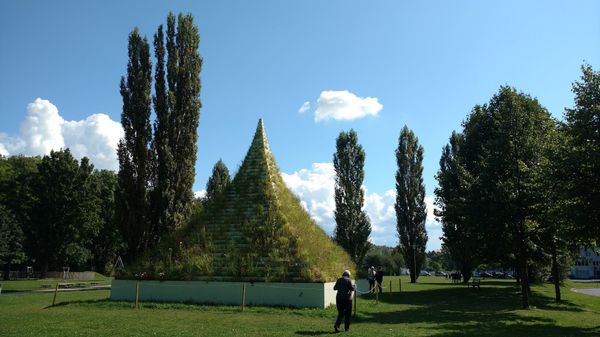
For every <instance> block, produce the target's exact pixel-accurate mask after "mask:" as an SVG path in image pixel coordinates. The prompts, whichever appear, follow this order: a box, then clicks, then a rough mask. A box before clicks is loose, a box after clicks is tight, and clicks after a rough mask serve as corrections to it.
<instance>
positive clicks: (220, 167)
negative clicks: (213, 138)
mask: <svg viewBox="0 0 600 337" xmlns="http://www.w3.org/2000/svg"><path fill="white" fill-rule="evenodd" d="M229 183H231V178H230V177H229V169H227V166H226V165H225V163H223V161H222V160H221V159H219V161H218V162H217V163H216V164H215V166H214V167H213V170H212V175H211V176H210V178H208V182H207V183H206V196H205V198H204V200H205V201H206V202H210V201H212V200H214V199H215V198H216V197H217V196H219V195H221V194H222V193H223V191H225V188H226V187H227V185H229Z"/></svg>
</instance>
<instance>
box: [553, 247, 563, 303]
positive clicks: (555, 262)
mask: <svg viewBox="0 0 600 337" xmlns="http://www.w3.org/2000/svg"><path fill="white" fill-rule="evenodd" d="M552 281H553V282H554V294H555V300H556V303H560V301H561V298H560V276H559V275H558V259H557V256H556V243H552Z"/></svg>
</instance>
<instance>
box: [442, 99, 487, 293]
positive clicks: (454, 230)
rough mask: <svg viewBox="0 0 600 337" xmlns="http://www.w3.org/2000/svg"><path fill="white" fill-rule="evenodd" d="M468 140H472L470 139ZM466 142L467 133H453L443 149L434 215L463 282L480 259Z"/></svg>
mask: <svg viewBox="0 0 600 337" xmlns="http://www.w3.org/2000/svg"><path fill="white" fill-rule="evenodd" d="M476 109H477V108H476ZM469 141H471V144H472V143H473V141H472V140H471V139H469ZM465 143H466V139H465V135H464V134H458V133H456V132H452V136H451V137H450V143H449V144H448V145H446V146H445V147H444V148H443V150H442V157H441V158H440V170H439V171H438V173H437V175H436V179H437V180H438V183H439V185H438V187H436V189H435V194H436V204H437V205H438V207H439V211H438V210H436V211H435V215H436V216H438V217H439V218H440V219H441V222H442V230H443V233H444V236H443V237H442V242H443V245H444V247H445V249H446V250H447V251H448V252H449V253H450V255H451V256H452V258H453V259H454V261H455V263H456V265H457V267H458V269H459V270H460V272H461V274H462V275H463V277H464V281H465V282H468V281H469V278H470V276H471V274H472V271H473V269H474V267H475V266H476V265H477V264H478V262H477V261H478V260H479V259H480V258H481V257H480V256H481V249H480V247H481V240H480V237H481V235H480V234H479V228H478V226H479V223H478V221H476V216H474V214H473V213H474V211H475V209H474V208H473V207H472V203H471V202H476V201H475V200H471V199H473V197H472V195H473V194H474V193H475V191H473V175H474V174H476V172H471V171H469V167H468V166H467V165H466V163H468V162H470V159H471V158H467V156H468V155H472V153H473V152H472V151H467V149H466V148H465V145H466V144H465ZM453 269H454V268H449V269H446V270H453Z"/></svg>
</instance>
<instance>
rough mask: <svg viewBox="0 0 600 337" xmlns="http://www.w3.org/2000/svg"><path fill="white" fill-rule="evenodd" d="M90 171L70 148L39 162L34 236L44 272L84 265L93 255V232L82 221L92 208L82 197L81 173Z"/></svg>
mask: <svg viewBox="0 0 600 337" xmlns="http://www.w3.org/2000/svg"><path fill="white" fill-rule="evenodd" d="M83 172H85V173H83ZM87 172H88V170H87V169H86V168H80V166H79V165H78V163H77V160H75V159H74V158H73V156H72V155H71V152H70V151H69V150H68V149H67V150H62V151H51V152H50V155H48V156H44V158H43V159H42V162H41V163H40V165H39V181H38V183H37V186H36V194H37V196H38V198H37V203H36V205H35V212H34V214H32V217H33V226H32V227H33V231H32V234H33V238H32V239H33V241H34V242H36V246H35V254H34V257H35V258H37V261H38V265H39V266H40V267H41V269H42V274H45V273H46V272H47V271H48V270H49V268H61V267H63V266H71V267H81V266H83V265H84V264H85V263H86V262H87V261H88V260H89V258H90V254H91V252H90V250H89V246H88V243H89V242H88V238H89V236H88V234H89V231H88V228H86V226H87V224H85V223H82V219H85V218H86V217H87V216H88V214H86V213H89V209H87V208H86V202H84V201H83V199H82V198H81V190H82V189H84V188H85V186H84V185H82V184H81V181H82V180H83V179H82V177H81V175H82V174H87Z"/></svg>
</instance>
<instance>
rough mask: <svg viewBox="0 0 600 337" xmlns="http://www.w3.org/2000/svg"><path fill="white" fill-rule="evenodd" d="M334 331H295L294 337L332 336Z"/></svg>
mask: <svg viewBox="0 0 600 337" xmlns="http://www.w3.org/2000/svg"><path fill="white" fill-rule="evenodd" d="M334 334H335V332H334V331H296V335H300V336H323V335H334Z"/></svg>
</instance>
